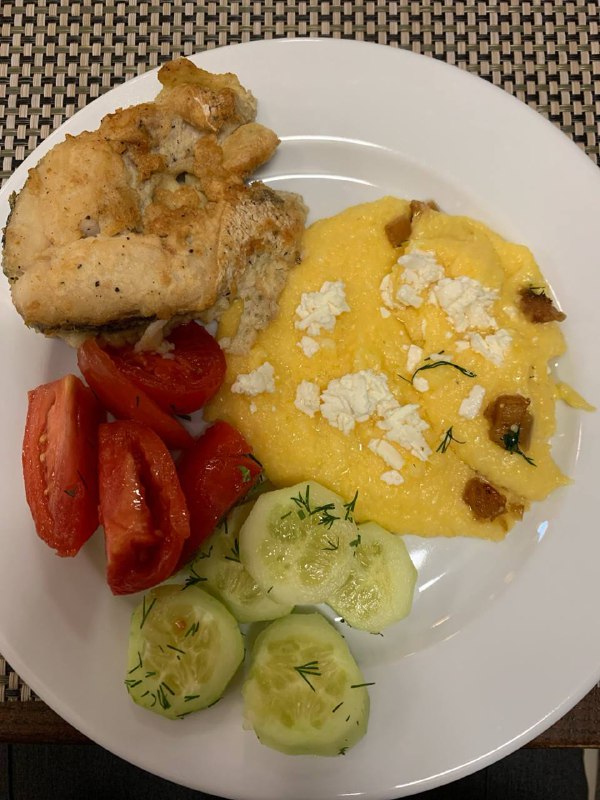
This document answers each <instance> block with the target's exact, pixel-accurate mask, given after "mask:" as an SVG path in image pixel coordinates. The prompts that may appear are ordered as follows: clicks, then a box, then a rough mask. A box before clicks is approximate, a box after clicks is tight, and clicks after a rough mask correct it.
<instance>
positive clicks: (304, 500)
mask: <svg viewBox="0 0 600 800" xmlns="http://www.w3.org/2000/svg"><path fill="white" fill-rule="evenodd" d="M291 499H292V501H293V502H294V503H295V504H296V506H297V508H298V511H297V512H296V513H297V514H298V516H299V517H300V519H304V518H305V517H306V516H309V515H310V514H311V508H310V486H309V485H308V484H307V486H306V494H305V495H304V496H303V495H302V492H298V497H292V498H291Z"/></svg>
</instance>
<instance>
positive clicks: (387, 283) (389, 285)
mask: <svg viewBox="0 0 600 800" xmlns="http://www.w3.org/2000/svg"><path fill="white" fill-rule="evenodd" d="M393 288H394V284H393V281H392V274H391V273H389V274H388V275H385V276H384V278H383V280H382V281H381V283H380V284H379V294H380V295H381V299H382V300H383V302H384V305H386V306H387V307H388V308H397V304H396V303H395V302H394V297H393V294H392V290H393Z"/></svg>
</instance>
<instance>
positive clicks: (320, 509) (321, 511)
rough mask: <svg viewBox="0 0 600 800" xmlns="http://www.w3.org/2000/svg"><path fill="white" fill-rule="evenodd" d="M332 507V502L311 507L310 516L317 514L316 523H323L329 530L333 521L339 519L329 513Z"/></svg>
mask: <svg viewBox="0 0 600 800" xmlns="http://www.w3.org/2000/svg"><path fill="white" fill-rule="evenodd" d="M334 508H335V505H334V504H333V503H326V504H325V505H322V506H317V507H316V508H313V510H312V511H311V512H310V514H311V516H314V515H315V514H317V515H318V517H319V520H318V524H319V525H324V526H325V527H326V528H327V530H331V526H332V525H333V523H334V522H335V521H336V520H338V519H339V517H337V516H336V515H335V514H332V513H331V511H332V509H334Z"/></svg>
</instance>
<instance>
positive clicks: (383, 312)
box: [379, 306, 391, 319]
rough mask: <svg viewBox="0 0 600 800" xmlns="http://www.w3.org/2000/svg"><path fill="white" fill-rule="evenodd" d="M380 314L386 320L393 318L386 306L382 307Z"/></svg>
mask: <svg viewBox="0 0 600 800" xmlns="http://www.w3.org/2000/svg"><path fill="white" fill-rule="evenodd" d="M379 313H380V314H381V316H382V317H383V318H384V319H387V318H388V317H391V314H390V312H389V311H388V310H387V308H386V307H385V306H381V307H380V308H379Z"/></svg>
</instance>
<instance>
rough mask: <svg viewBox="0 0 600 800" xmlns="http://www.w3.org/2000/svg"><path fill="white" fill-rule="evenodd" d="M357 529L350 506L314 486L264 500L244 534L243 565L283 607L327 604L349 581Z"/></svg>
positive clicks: (298, 487) (241, 538)
mask: <svg viewBox="0 0 600 800" xmlns="http://www.w3.org/2000/svg"><path fill="white" fill-rule="evenodd" d="M356 535H357V528H356V525H355V524H354V522H353V521H352V518H351V514H350V512H349V505H344V503H343V501H342V499H341V498H340V497H338V495H336V494H334V493H333V492H330V491H329V490H328V489H325V488H324V487H323V486H320V485H319V484H318V483H314V482H313V481H308V482H305V483H299V484H297V485H296V486H292V487H290V488H289V489H279V490H277V491H275V492H268V493H267V494H263V495H261V496H260V497H259V498H258V500H257V501H256V503H255V505H254V508H253V509H252V511H251V512H250V514H249V516H248V519H247V520H246V522H245V523H244V525H243V526H242V529H241V531H240V534H239V543H240V557H241V561H242V564H243V565H244V566H245V567H246V569H247V570H248V572H249V573H250V574H251V575H252V577H253V578H254V580H255V581H256V583H257V584H258V585H259V586H260V587H261V588H262V589H263V591H265V592H268V593H269V596H270V597H272V598H273V599H274V600H277V602H279V603H288V604H291V605H298V604H301V603H321V602H323V601H324V600H325V598H326V597H328V596H329V595H331V594H332V593H333V592H334V591H335V590H336V589H337V588H338V587H339V586H341V584H342V583H343V582H344V581H345V580H346V578H347V576H348V572H349V570H350V567H351V565H352V557H353V548H352V545H351V542H352V541H353V540H355V539H356Z"/></svg>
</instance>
